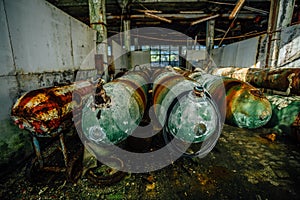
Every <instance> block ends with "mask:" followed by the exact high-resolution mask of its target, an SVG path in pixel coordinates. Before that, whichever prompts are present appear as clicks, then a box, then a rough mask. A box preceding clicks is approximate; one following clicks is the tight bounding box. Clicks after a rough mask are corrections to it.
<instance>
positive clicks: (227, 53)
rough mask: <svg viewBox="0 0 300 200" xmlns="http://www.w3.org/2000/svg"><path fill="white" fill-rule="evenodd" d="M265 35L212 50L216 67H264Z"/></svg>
mask: <svg viewBox="0 0 300 200" xmlns="http://www.w3.org/2000/svg"><path fill="white" fill-rule="evenodd" d="M266 40H267V36H266V35H261V36H258V37H254V38H250V39H247V40H243V41H241V42H237V43H233V44H230V45H226V46H224V47H221V48H218V49H214V50H213V51H212V59H213V60H214V62H215V64H216V66H217V67H258V68H259V67H264V66H265V52H266V45H267V43H266Z"/></svg>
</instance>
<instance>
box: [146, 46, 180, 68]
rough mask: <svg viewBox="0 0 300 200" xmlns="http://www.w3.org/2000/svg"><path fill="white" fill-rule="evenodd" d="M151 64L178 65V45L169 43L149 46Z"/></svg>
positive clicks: (162, 65)
mask: <svg viewBox="0 0 300 200" xmlns="http://www.w3.org/2000/svg"><path fill="white" fill-rule="evenodd" d="M150 54H151V66H152V67H165V66H168V65H171V66H179V47H178V46H169V45H153V46H151V47H150Z"/></svg>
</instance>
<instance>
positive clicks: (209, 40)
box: [206, 20, 215, 55]
mask: <svg viewBox="0 0 300 200" xmlns="http://www.w3.org/2000/svg"><path fill="white" fill-rule="evenodd" d="M214 33H215V20H209V21H207V22H206V50H207V53H208V55H211V50H212V49H213V48H214Z"/></svg>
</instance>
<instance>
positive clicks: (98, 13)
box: [89, 0, 108, 79]
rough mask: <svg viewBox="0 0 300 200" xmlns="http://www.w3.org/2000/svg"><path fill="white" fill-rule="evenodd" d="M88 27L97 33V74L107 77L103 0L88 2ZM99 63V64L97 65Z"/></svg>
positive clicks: (90, 0)
mask: <svg viewBox="0 0 300 200" xmlns="http://www.w3.org/2000/svg"><path fill="white" fill-rule="evenodd" d="M89 11H90V26H91V27H92V28H93V29H94V30H96V31H97V39H96V54H97V55H95V62H96V68H97V70H98V74H102V75H103V76H104V79H106V77H108V71H107V69H108V65H107V42H106V39H107V28H106V11H105V0H89ZM98 63H101V64H98Z"/></svg>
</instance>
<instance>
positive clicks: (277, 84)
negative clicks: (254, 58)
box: [212, 67, 300, 95]
mask: <svg viewBox="0 0 300 200" xmlns="http://www.w3.org/2000/svg"><path fill="white" fill-rule="evenodd" d="M212 74H214V75H221V76H228V77H232V78H237V79H239V80H242V81H246V82H248V83H250V84H252V85H253V86H255V87H258V88H265V89H271V90H275V91H281V92H285V93H286V94H287V95H289V94H296V95H299V94H300V79H299V77H300V69H299V68H278V69H257V68H234V67H229V68H218V69H214V70H213V71H212Z"/></svg>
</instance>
